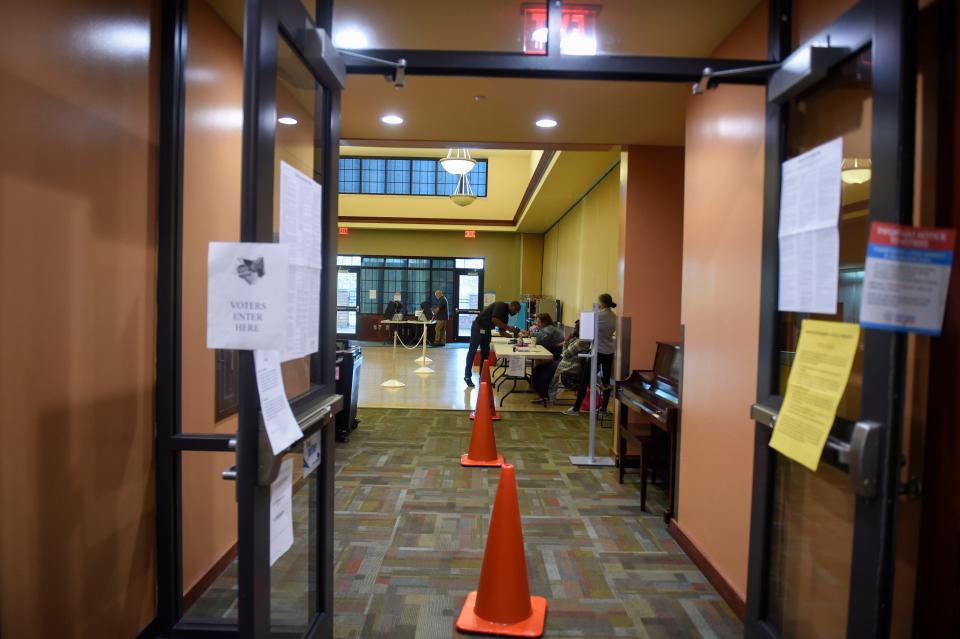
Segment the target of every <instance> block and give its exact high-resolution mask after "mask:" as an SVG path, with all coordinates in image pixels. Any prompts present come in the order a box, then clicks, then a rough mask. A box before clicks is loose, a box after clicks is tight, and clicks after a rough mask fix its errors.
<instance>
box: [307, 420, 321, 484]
mask: <svg viewBox="0 0 960 639" xmlns="http://www.w3.org/2000/svg"><path fill="white" fill-rule="evenodd" d="M322 435H323V431H320V430H318V431H317V432H315V433H314V434H313V435H310V436H309V437H307V438H306V439H305V440H303V476H304V477H306V476H307V475H309V474H310V473H312V472H313V471H315V470H316V469H317V468H319V467H320V460H321V455H320V453H321V452H322V450H323V444H322V441H323V440H322V438H321V436H322Z"/></svg>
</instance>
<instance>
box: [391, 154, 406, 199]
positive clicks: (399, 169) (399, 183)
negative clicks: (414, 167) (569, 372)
mask: <svg viewBox="0 0 960 639" xmlns="http://www.w3.org/2000/svg"><path fill="white" fill-rule="evenodd" d="M387 193H390V194H392V195H409V194H410V160H387Z"/></svg>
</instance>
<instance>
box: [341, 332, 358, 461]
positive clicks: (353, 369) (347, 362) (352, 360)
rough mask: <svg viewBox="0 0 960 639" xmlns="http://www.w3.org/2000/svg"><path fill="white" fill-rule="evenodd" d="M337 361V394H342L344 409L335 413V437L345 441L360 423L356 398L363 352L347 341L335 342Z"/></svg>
mask: <svg viewBox="0 0 960 639" xmlns="http://www.w3.org/2000/svg"><path fill="white" fill-rule="evenodd" d="M337 362H338V363H337V368H338V376H337V394H339V395H343V406H344V410H342V411H340V412H339V413H337V418H336V425H337V428H336V431H337V432H336V438H337V441H338V442H345V441H347V440H348V439H349V438H350V433H351V432H352V431H353V430H356V428H357V425H358V424H359V423H360V420H359V419H357V400H358V397H359V391H360V366H361V365H362V364H363V352H362V351H361V350H360V347H359V346H351V345H350V342H349V341H343V342H337Z"/></svg>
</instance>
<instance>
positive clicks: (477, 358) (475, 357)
mask: <svg viewBox="0 0 960 639" xmlns="http://www.w3.org/2000/svg"><path fill="white" fill-rule="evenodd" d="M479 365H480V351H477V352H476V353H474V355H473V367H474V368H476V367H477V366H479Z"/></svg>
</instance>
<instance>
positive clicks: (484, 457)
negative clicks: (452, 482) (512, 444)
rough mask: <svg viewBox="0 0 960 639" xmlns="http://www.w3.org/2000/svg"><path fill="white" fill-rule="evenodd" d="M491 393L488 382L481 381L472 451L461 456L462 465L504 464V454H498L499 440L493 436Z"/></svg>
mask: <svg viewBox="0 0 960 639" xmlns="http://www.w3.org/2000/svg"><path fill="white" fill-rule="evenodd" d="M490 393H491V390H490V384H489V383H488V382H484V381H481V382H480V393H479V394H478V395H477V418H476V419H475V420H474V421H473V433H472V434H471V435H470V451H469V452H468V453H467V454H466V455H461V456H460V465H461V466H503V455H499V454H497V440H496V439H495V438H494V436H493V423H492V422H491V421H490V399H489V398H488V397H487V395H489V394H490Z"/></svg>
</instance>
